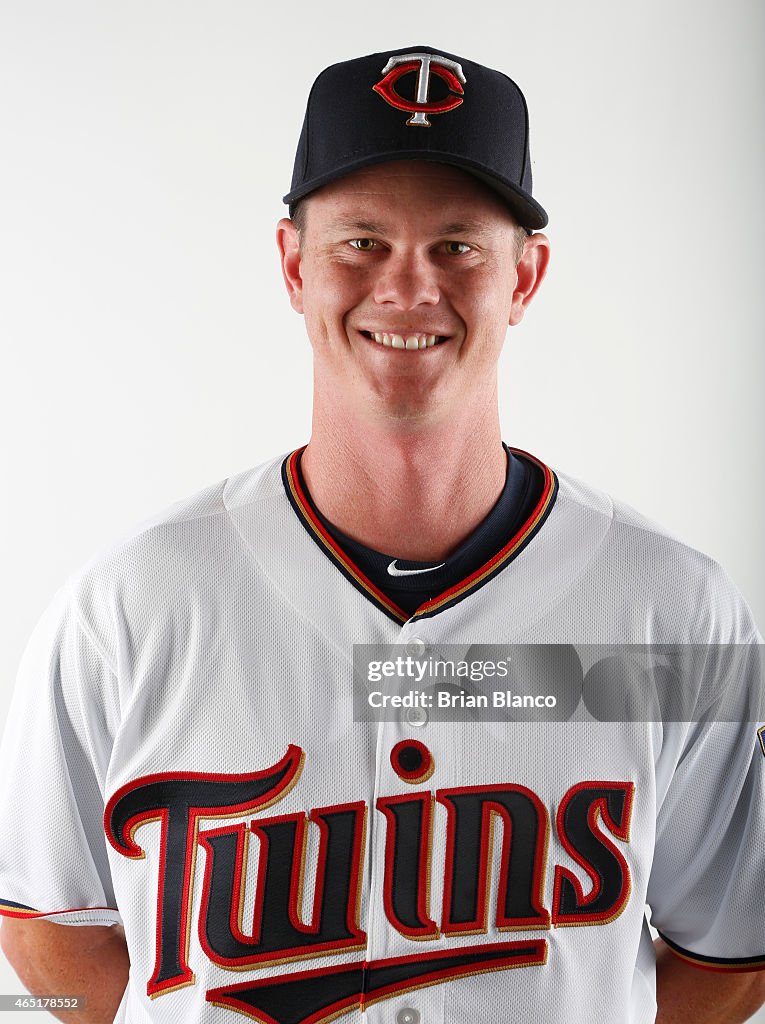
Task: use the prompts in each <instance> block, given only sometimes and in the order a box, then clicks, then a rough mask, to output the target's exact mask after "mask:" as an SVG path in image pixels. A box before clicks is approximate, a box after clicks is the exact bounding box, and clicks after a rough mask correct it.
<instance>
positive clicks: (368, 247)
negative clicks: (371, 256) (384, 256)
mask: <svg viewBox="0 0 765 1024" xmlns="http://www.w3.org/2000/svg"><path fill="white" fill-rule="evenodd" d="M348 244H349V245H352V246H353V248H354V249H358V250H359V252H372V250H373V249H374V248H375V246H376V245H377V242H376V241H375V240H374V238H351V239H350V241H349V242H348Z"/></svg>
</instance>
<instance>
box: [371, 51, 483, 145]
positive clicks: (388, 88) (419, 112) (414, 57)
mask: <svg viewBox="0 0 765 1024" xmlns="http://www.w3.org/2000/svg"><path fill="white" fill-rule="evenodd" d="M410 71H417V95H416V97H415V99H414V101H412V100H408V99H406V98H405V97H404V96H402V95H401V94H400V93H399V92H397V91H396V88H395V86H396V82H397V81H398V80H399V78H403V76H404V75H406V74H408V73H409V72H410ZM382 73H383V75H384V76H385V77H384V78H381V79H380V81H379V82H377V84H376V85H373V86H372V88H373V89H374V91H375V92H376V93H378V94H379V95H380V96H382V98H383V99H384V100H385V102H386V103H390V105H391V106H392V107H396V108H397V109H398V110H408V111H410V112H411V113H412V117H410V118H409V120H408V121H407V122H406V123H407V124H412V125H420V126H421V127H423V128H430V121H429V120H428V119H427V116H426V115H427V114H445V113H446V112H447V111H449V110H454V108H455V107H458V106H459V105H460V103H462V100H461V99H460V96H461V95H463V93H464V90H463V88H462V86H463V85H464V84H465V75H464V74H463V72H462V68H461V67H460V65H459V64H458V63H457V61H456V60H449V59H448V58H447V57H439V55H438V54H437V53H402V54H400V55H399V56H397V57H391V59H390V60H389V61H388V63H387V64H386V65H385V67H384V68H383V69H382ZM431 74H433V75H438V77H439V78H442V79H443V80H444V82H446V84H447V85H448V87H449V89H450V91H451V92H452V93H459V94H460V95H459V96H455V95H452V96H447V97H445V98H444V99H442V100H437V101H434V102H432V103H429V102H428V90H429V88H430V76H431Z"/></svg>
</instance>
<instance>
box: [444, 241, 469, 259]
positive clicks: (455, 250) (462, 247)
mask: <svg viewBox="0 0 765 1024" xmlns="http://www.w3.org/2000/svg"><path fill="white" fill-rule="evenodd" d="M444 246H445V248H446V251H447V253H448V255H449V256H462V255H464V253H466V252H470V246H469V245H467V243H466V242H444Z"/></svg>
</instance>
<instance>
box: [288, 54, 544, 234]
mask: <svg viewBox="0 0 765 1024" xmlns="http://www.w3.org/2000/svg"><path fill="white" fill-rule="evenodd" d="M389 160H435V161H438V162H439V163H446V164H453V165H454V166H455V167H460V168H462V169H463V170H464V171H468V172H469V173H470V174H472V175H474V176H475V177H476V178H479V179H480V180H481V181H483V182H484V183H485V184H486V185H488V186H489V187H490V188H492V189H494V191H495V192H497V193H498V194H499V195H500V196H501V197H502V199H504V201H505V202H506V203H507V205H508V206H509V207H510V210H511V211H512V213H513V215H514V217H515V219H516V220H517V222H518V223H519V224H521V225H522V226H523V227H525V228H527V229H529V230H531V229H535V228H543V227H544V226H545V225H546V224H547V214H546V213H545V211H544V210H543V209H542V207H541V206H540V205H539V203H538V202H537V201H536V200H535V199H533V198H532V195H531V157H530V155H529V117H528V110H527V107H526V100H525V99H524V96H523V93H522V92H521V90H520V89H519V88H518V86H517V85H516V84H515V82H513V81H512V79H510V78H508V77H507V75H505V74H503V73H502V72H501V71H494V70H492V69H491V68H487V67H484V66H483V65H482V64H476V63H474V62H473V61H471V60H466V59H465V58H464V57H458V56H456V55H455V54H453V53H446V52H445V51H443V50H437V49H434V48H433V47H431V46H408V47H403V48H401V49H397V50H389V51H385V52H383V53H372V54H369V55H367V56H366V57H357V58H356V59H354V60H348V61H343V62H342V63H339V64H333V65H331V66H330V67H328V68H326V69H325V70H324V71H322V72H321V74H320V75H319V76H318V78H317V79H316V81H315V82H314V84H313V87H312V88H311V92H310V95H309V97H308V105H307V107H306V113H305V119H304V121H303V129H302V131H301V133H300V141H299V142H298V148H297V154H296V156H295V167H294V171H293V175H292V186H291V188H290V191H289V192H288V193H287V195H286V196H284V202H285V203H287V204H288V205H289V208H290V214H291V213H292V211H293V208H294V205H295V203H296V202H297V201H298V200H299V199H302V198H303V197H304V196H307V195H308V194H309V193H311V192H313V191H315V190H316V189H317V188H321V186H322V185H326V184H328V183H329V182H330V181H334V180H335V179H337V178H341V177H343V175H346V174H350V173H351V172H353V171H357V170H359V169H360V168H362V167H368V166H370V165H371V164H378V163H385V162H386V161H389Z"/></svg>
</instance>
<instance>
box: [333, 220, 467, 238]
mask: <svg viewBox="0 0 765 1024" xmlns="http://www.w3.org/2000/svg"><path fill="white" fill-rule="evenodd" d="M335 227H336V228H337V229H338V230H340V231H365V232H366V233H367V234H370V235H384V234H385V233H386V228H385V227H384V226H383V225H381V224H375V223H374V222H373V221H368V220H349V221H343V222H341V223H337V224H336V225H335ZM485 230H486V225H485V224H484V223H482V222H481V221H451V222H449V223H448V224H442V225H440V226H439V227H438V228H437V230H436V231H434V232H433V234H434V235H437V236H442V235H465V234H471V233H474V232H476V231H485Z"/></svg>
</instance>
